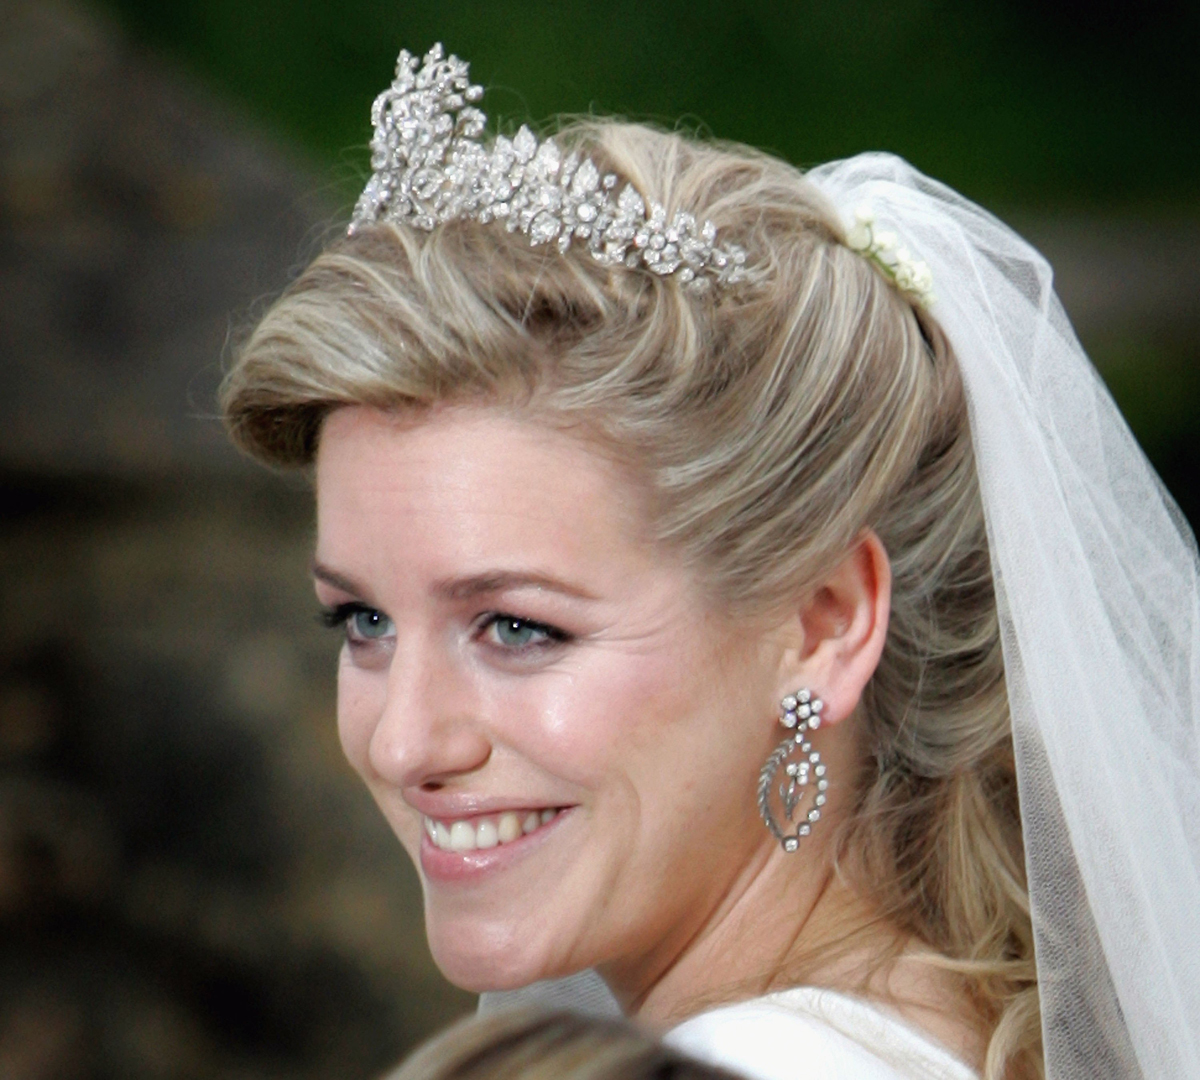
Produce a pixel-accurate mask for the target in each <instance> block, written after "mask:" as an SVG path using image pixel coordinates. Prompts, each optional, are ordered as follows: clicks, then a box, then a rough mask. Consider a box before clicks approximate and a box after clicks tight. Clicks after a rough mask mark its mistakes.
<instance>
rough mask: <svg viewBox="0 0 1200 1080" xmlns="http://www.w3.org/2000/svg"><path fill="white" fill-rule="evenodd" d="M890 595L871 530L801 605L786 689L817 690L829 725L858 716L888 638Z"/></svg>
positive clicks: (887, 566)
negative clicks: (788, 687) (804, 687)
mask: <svg viewBox="0 0 1200 1080" xmlns="http://www.w3.org/2000/svg"><path fill="white" fill-rule="evenodd" d="M891 594H892V571H891V563H890V562H889V560H888V556H887V551H886V550H885V549H884V547H883V543H882V542H881V541H880V539H879V537H878V536H877V535H876V534H875V533H874V532H873V531H871V530H867V531H866V532H864V533H863V534H862V535H861V536H860V537H859V539H858V540H857V542H856V543H855V545H854V546H853V548H851V550H850V551H849V552H848V553H847V554H846V556H845V558H844V559H842V561H841V562H840V563H838V565H837V566H836V567H835V568H834V569H833V571H832V572H831V573H830V574H829V575H827V576H826V577H825V579H824V580H823V581H821V582H819V583H818V584H817V586H816V588H815V589H813V590H812V591H811V592H810V593H809V594H808V596H807V597H806V598H805V600H804V602H803V603H802V604H801V607H800V609H799V611H798V612H797V615H796V619H795V629H796V630H797V632H798V633H797V639H798V643H797V647H796V648H795V649H794V650H792V651H790V653H789V656H788V660H789V661H790V663H788V664H787V665H786V666H787V667H788V668H789V670H788V671H786V672H784V673H782V674H783V676H784V685H785V686H812V687H819V688H820V692H821V696H822V698H823V699H824V700H825V713H824V717H823V718H824V720H825V722H826V723H837V722H838V721H840V720H842V719H844V718H845V717H847V716H849V715H850V713H851V712H853V711H854V707H855V706H856V705H857V704H858V701H859V699H860V698H861V697H862V692H863V689H864V687H865V686H866V685H867V682H868V681H869V680H870V678H871V676H872V675H873V674H874V672H875V668H876V667H877V666H878V664H879V658H880V656H881V655H882V654H883V646H884V642H885V641H886V639H887V626H888V615H889V613H890V610H891ZM785 692H786V691H785Z"/></svg>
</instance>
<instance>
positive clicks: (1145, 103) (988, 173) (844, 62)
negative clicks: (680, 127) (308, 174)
mask: <svg viewBox="0 0 1200 1080" xmlns="http://www.w3.org/2000/svg"><path fill="white" fill-rule="evenodd" d="M96 2H98V3H101V4H103V5H104V6H107V7H109V8H111V9H113V10H114V11H115V12H116V13H117V14H118V15H119V16H120V18H121V20H122V21H123V22H124V23H125V25H126V26H127V27H129V28H130V29H131V30H132V31H133V32H134V33H135V35H137V36H138V37H140V38H141V39H143V40H145V41H147V42H149V43H151V44H153V45H155V46H157V47H159V48H161V49H163V50H164V51H166V52H168V53H170V54H173V55H175V56H177V57H179V58H181V59H182V60H183V61H184V62H185V64H187V65H188V66H190V67H191V68H192V69H193V70H195V71H196V72H197V73H200V74H201V75H203V76H204V77H206V78H207V79H208V81H210V82H211V83H213V84H215V85H217V86H219V87H221V88H223V89H224V90H225V91H226V92H227V93H228V95H229V96H230V97H232V98H234V99H238V100H240V101H242V102H244V103H245V104H246V105H248V107H249V108H250V110H251V111H252V113H253V114H254V115H256V116H257V117H258V118H259V119H260V120H265V121H267V122H268V123H270V124H271V125H273V126H275V127H277V128H278V129H280V130H281V131H283V132H284V133H285V134H287V135H288V136H290V137H291V138H293V139H295V140H297V141H299V142H300V143H301V144H302V145H304V146H307V147H308V148H309V150H310V151H311V152H313V153H314V154H315V155H316V156H318V157H319V158H324V159H325V160H327V161H330V160H335V161H339V162H340V163H341V169H340V170H339V172H340V179H341V182H342V184H343V187H344V190H343V191H339V192H338V194H339V195H340V196H343V197H346V198H348V197H350V195H351V194H352V192H353V190H354V188H355V186H356V184H357V182H358V181H359V179H360V177H361V175H362V172H363V170H364V169H365V164H366V151H365V143H366V140H367V138H368V135H369V128H368V124H367V106H368V103H369V102H370V100H371V98H372V97H373V95H374V94H375V93H377V92H378V91H379V90H380V89H381V88H382V86H383V85H384V84H385V83H386V82H387V80H388V78H389V77H390V72H391V68H392V64H393V62H394V58H395V54H396V52H397V51H398V49H399V47H400V46H401V45H403V46H405V47H407V48H409V49H410V50H413V51H418V50H424V49H426V48H427V47H428V46H429V45H430V44H432V43H433V42H434V41H443V42H445V44H446V46H447V48H448V49H450V50H451V51H454V52H456V53H458V54H459V55H460V56H463V57H464V58H466V59H468V60H470V61H471V63H472V73H473V75H474V76H475V78H476V79H477V80H478V81H480V82H482V83H483V84H484V85H485V86H487V87H488V89H489V94H488V98H487V102H486V107H487V108H488V110H489V112H490V114H491V115H492V116H493V118H497V117H498V118H500V119H501V121H502V122H508V123H512V122H516V121H522V120H526V119H529V118H533V119H535V120H541V119H547V118H549V117H552V116H553V115H555V114H558V113H564V112H568V113H569V112H586V111H597V112H602V113H606V114H610V113H619V114H624V115H628V116H633V117H637V118H649V119H653V120H658V121H661V122H664V123H676V122H678V120H679V118H681V117H682V118H684V120H683V122H684V123H687V124H692V125H695V126H703V127H704V128H705V129H707V130H710V131H711V132H712V133H713V134H715V135H717V136H718V137H721V138H728V139H736V140H741V141H745V142H749V143H752V144H754V145H756V146H761V147H764V148H768V149H772V150H774V151H776V152H777V153H779V154H781V155H782V156H784V157H786V158H788V159H790V160H792V161H795V162H797V163H801V164H805V163H813V162H818V161H824V160H828V159H831V158H834V157H840V156H844V155H847V154H852V153H856V152H858V151H860V150H864V149H886V150H892V151H895V152H897V153H900V154H902V155H904V156H905V157H907V158H909V159H910V160H911V161H913V162H914V163H915V164H916V165H918V166H919V167H920V168H922V169H924V170H925V171H927V172H929V173H931V174H933V175H935V176H938V177H940V178H942V179H944V180H946V181H947V182H948V183H950V184H952V185H953V186H955V187H958V188H960V189H961V190H963V191H964V192H966V193H967V194H969V195H971V196H972V197H974V198H976V199H979V200H980V201H983V202H985V203H987V204H988V205H992V206H998V207H1000V208H1014V207H1019V208H1028V209H1032V210H1037V209H1039V208H1041V207H1042V206H1044V205H1046V204H1048V203H1053V204H1054V205H1055V206H1058V207H1061V206H1062V205H1063V204H1064V203H1067V202H1069V203H1072V204H1075V205H1082V206H1085V207H1098V208H1103V207H1109V206H1113V205H1122V206H1130V205H1136V206H1139V207H1141V208H1144V209H1149V208H1151V207H1155V206H1165V208H1171V207H1174V206H1178V205H1180V204H1185V203H1188V202H1192V201H1194V200H1195V198H1196V197H1197V196H1198V195H1200V124H1198V122H1197V121H1198V117H1200V63H1198V62H1197V60H1196V57H1197V55H1200V11H1198V10H1197V5H1196V4H1195V3H1193V2H1191V0H1090V2H1085V0H1055V2H1053V3H1050V2H1048V0H972V2H970V3H964V2H962V0H904V2H897V0H773V2H763V0H758V2H750V0H530V2H524V3H522V2H517V0H454V2H447V0H170V2H169V3H164V2H163V0H96Z"/></svg>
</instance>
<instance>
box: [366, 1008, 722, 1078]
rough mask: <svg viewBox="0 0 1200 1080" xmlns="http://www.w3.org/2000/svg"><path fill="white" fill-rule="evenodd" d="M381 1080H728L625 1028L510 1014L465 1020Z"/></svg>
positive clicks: (564, 1016)
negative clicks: (385, 1078) (384, 1079)
mask: <svg viewBox="0 0 1200 1080" xmlns="http://www.w3.org/2000/svg"><path fill="white" fill-rule="evenodd" d="M387 1080H734V1076H733V1074H732V1073H728V1072H726V1071H725V1070H724V1069H718V1068H716V1067H715V1066H712V1065H705V1064H703V1063H701V1062H699V1061H695V1060H693V1059H692V1058H689V1057H686V1056H684V1055H683V1054H681V1053H679V1052H678V1051H677V1050H672V1049H670V1048H669V1047H667V1046H665V1045H664V1044H663V1043H661V1042H660V1041H659V1040H658V1039H656V1038H654V1036H652V1035H650V1034H648V1033H646V1032H644V1031H641V1030H640V1029H639V1028H637V1027H635V1026H634V1025H633V1024H630V1023H628V1022H625V1021H620V1020H602V1019H596V1018H593V1017H585V1016H579V1015H577V1014H575V1013H566V1012H531V1011H527V1010H517V1011H512V1012H500V1013H494V1014H492V1015H489V1016H480V1017H471V1018H469V1019H467V1020H462V1021H460V1022H459V1023H457V1024H455V1025H453V1026H452V1027H450V1028H448V1029H447V1030H446V1031H444V1032H442V1033H441V1034H440V1035H438V1036H437V1037H436V1038H434V1039H431V1040H430V1041H429V1042H427V1043H425V1045H424V1046H422V1047H420V1049H418V1050H417V1051H416V1053H414V1054H413V1055H412V1056H411V1057H410V1058H408V1059H407V1060H406V1061H405V1062H404V1064H403V1065H401V1066H400V1068H399V1069H397V1070H396V1071H395V1072H393V1073H391V1074H389V1076H388V1078H387Z"/></svg>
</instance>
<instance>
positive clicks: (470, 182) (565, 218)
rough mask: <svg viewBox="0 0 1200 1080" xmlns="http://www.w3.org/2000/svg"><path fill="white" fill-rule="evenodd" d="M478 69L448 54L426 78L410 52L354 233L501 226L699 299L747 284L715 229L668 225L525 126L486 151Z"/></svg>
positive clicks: (380, 119) (378, 106) (377, 117)
mask: <svg viewBox="0 0 1200 1080" xmlns="http://www.w3.org/2000/svg"><path fill="white" fill-rule="evenodd" d="M482 97H483V88H482V87H480V86H475V85H472V83H471V81H470V78H469V66H468V65H467V64H466V63H464V62H463V61H462V60H459V59H458V58H457V57H456V56H453V55H451V56H446V55H445V52H444V51H443V49H442V46H441V45H440V44H439V45H435V46H434V47H433V48H432V49H430V50H429V52H428V53H426V55H425V57H424V59H423V61H422V62H421V65H420V67H418V61H417V58H416V57H415V56H412V55H411V54H410V53H409V52H408V51H407V50H404V51H402V52H401V53H400V58H399V60H398V61H397V63H396V77H395V80H394V81H393V82H392V85H391V86H390V87H388V89H386V90H384V91H383V93H381V94H380V95H379V96H378V97H377V98H376V99H375V103H374V105H373V106H372V107H371V124H372V126H373V128H374V135H373V137H372V139H371V168H372V170H373V172H372V175H371V178H370V180H368V182H367V185H366V187H365V188H364V189H363V193H362V195H361V196H360V197H359V199H358V203H357V204H356V205H355V208H354V214H353V217H352V218H351V222H350V227H349V230H348V231H349V232H350V233H351V234H353V233H355V232H356V231H357V230H358V229H359V228H360V227H362V226H364V225H369V224H372V223H374V222H377V221H391V222H396V223H399V224H405V225H411V226H415V227H416V228H419V229H424V230H427V231H429V230H432V229H434V228H436V227H437V226H438V225H442V224H445V223H446V222H449V221H454V220H457V219H464V218H465V219H469V220H472V221H478V222H481V223H487V222H491V221H503V222H504V224H505V226H506V227H507V228H508V230H509V231H510V232H516V231H517V230H520V231H521V232H522V233H523V234H524V235H525V236H527V237H528V238H529V243H530V245H531V246H533V247H541V246H543V245H546V244H551V243H554V244H556V245H557V246H558V249H559V251H562V252H566V251H567V249H568V248H570V246H571V244H572V243H574V242H579V243H581V244H582V245H584V246H585V247H586V248H587V250H588V252H589V253H590V254H591V256H592V258H594V259H595V260H596V261H597V262H599V263H601V264H603V265H605V266H626V267H629V268H630V269H637V268H644V269H646V270H649V271H650V272H651V273H654V274H658V275H660V276H662V277H667V276H672V275H673V276H674V277H675V279H676V280H677V281H679V282H680V283H681V284H684V285H686V286H687V287H688V288H689V289H694V290H701V291H703V290H705V289H707V288H708V287H709V286H710V285H711V284H712V283H714V282H715V283H717V284H720V285H731V284H734V283H736V282H739V281H743V280H745V279H746V277H747V273H746V253H745V251H744V250H743V249H742V248H740V247H738V246H737V245H735V244H725V245H718V244H717V242H716V238H717V229H716V226H715V225H713V223H712V222H711V221H704V222H698V221H697V220H696V218H695V216H694V215H692V214H689V213H687V212H686V211H684V210H678V211H676V212H675V213H674V214H673V215H672V216H671V217H670V218H669V219H668V217H667V211H666V209H665V208H664V207H663V206H662V205H660V204H659V203H656V202H651V203H650V204H649V206H647V204H646V200H645V199H643V198H642V196H641V195H640V194H639V193H638V192H637V190H636V189H635V188H634V187H633V185H632V184H629V183H627V184H625V185H624V187H622V188H621V190H620V191H619V192H617V190H616V189H617V187H618V185H619V184H620V180H619V178H618V177H617V176H616V174H615V173H601V171H600V170H599V169H598V168H597V167H596V165H595V164H594V163H593V162H592V161H590V160H589V159H588V158H586V157H584V158H580V156H579V155H577V154H575V153H571V154H568V155H567V156H566V157H564V156H563V154H562V151H561V150H560V149H559V147H558V146H557V144H555V143H554V142H553V141H552V140H549V139H547V140H546V141H544V142H540V143H539V141H538V139H537V137H536V136H535V135H534V134H533V132H532V131H530V130H529V128H528V127H526V126H525V125H522V126H521V128H520V129H519V130H518V131H517V133H516V135H515V136H514V137H513V138H512V139H508V138H506V137H505V136H503V135H498V136H496V138H495V140H494V141H493V143H492V145H491V147H490V148H489V147H486V146H484V144H483V143H482V142H481V141H480V137H481V136H482V134H483V131H484V128H485V126H486V124H487V117H486V116H485V115H484V113H483V112H482V111H481V110H479V109H478V108H476V107H475V106H474V104H472V103H473V102H476V101H479V100H480V99H481V98H482Z"/></svg>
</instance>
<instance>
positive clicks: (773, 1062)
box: [666, 986, 979, 1080]
mask: <svg viewBox="0 0 1200 1080" xmlns="http://www.w3.org/2000/svg"><path fill="white" fill-rule="evenodd" d="M666 1042H667V1043H668V1044H669V1045H671V1046H673V1047H675V1048H676V1049H677V1050H681V1051H682V1052H684V1053H686V1054H689V1055H691V1056H692V1057H696V1058H699V1059H700V1060H702V1061H706V1062H708V1063H710V1064H712V1065H718V1066H720V1067H722V1068H725V1069H729V1070H731V1071H733V1072H737V1073H741V1074H742V1075H743V1076H746V1077H749V1078H750V1080H809V1078H811V1080H979V1076H978V1073H976V1072H975V1071H974V1070H973V1069H972V1068H971V1067H970V1066H968V1065H967V1064H965V1063H964V1062H962V1061H960V1060H959V1059H958V1058H957V1057H955V1056H954V1055H953V1054H951V1053H950V1051H949V1050H947V1049H946V1048H945V1047H943V1046H941V1045H939V1044H938V1043H935V1042H933V1041H932V1040H931V1039H930V1038H928V1037H927V1036H926V1035H923V1034H922V1033H921V1032H919V1031H917V1030H916V1029H914V1028H913V1027H911V1026H910V1025H909V1024H907V1023H905V1022H904V1021H903V1020H901V1019H899V1018H898V1017H896V1016H894V1015H892V1014H891V1013H889V1012H886V1011H884V1010H883V1009H881V1008H879V1007H878V1006H876V1005H873V1004H870V1003H868V1002H866V1001H864V1000H862V999H859V998H854V997H850V996H849V995H846V994H840V993H837V992H835V991H832V990H821V989H817V988H815V987H806V986H804V987H796V988H794V989H791V990H784V991H781V992H780V993H776V994H769V995H768V996H766V997H761V998H755V999H754V1000H752V1001H743V1002H739V1003H737V1004H735V1005H726V1006H722V1007H720V1008H716V1009H712V1010H710V1011H708V1012H704V1013H700V1014H699V1015H697V1016H693V1017H691V1018H690V1019H688V1020H685V1021H684V1022H683V1023H682V1024H680V1025H679V1026H678V1027H676V1028H674V1029H673V1030H672V1031H670V1032H668V1033H667V1035H666Z"/></svg>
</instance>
